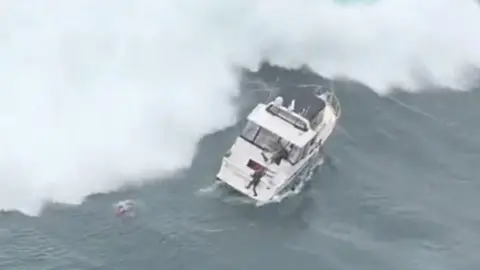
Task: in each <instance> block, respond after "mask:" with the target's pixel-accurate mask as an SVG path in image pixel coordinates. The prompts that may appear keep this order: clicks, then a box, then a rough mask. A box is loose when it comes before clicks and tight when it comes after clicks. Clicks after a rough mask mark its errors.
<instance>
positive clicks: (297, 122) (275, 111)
mask: <svg viewBox="0 0 480 270" xmlns="http://www.w3.org/2000/svg"><path fill="white" fill-rule="evenodd" d="M266 111H267V112H269V113H270V114H272V115H274V116H277V117H279V118H281V119H282V120H284V121H285V122H287V123H289V124H291V125H293V126H294V127H295V128H297V129H300V130H301V131H308V130H309V125H308V123H307V122H306V121H305V120H304V119H302V118H301V117H300V116H296V115H294V114H293V113H292V112H290V111H287V110H285V109H284V108H281V107H279V106H278V105H277V104H270V105H268V106H267V108H266Z"/></svg>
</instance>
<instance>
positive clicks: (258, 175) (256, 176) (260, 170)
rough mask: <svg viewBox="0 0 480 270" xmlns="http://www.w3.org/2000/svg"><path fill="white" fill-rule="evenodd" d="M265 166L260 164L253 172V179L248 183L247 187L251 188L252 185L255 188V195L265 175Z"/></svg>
mask: <svg viewBox="0 0 480 270" xmlns="http://www.w3.org/2000/svg"><path fill="white" fill-rule="evenodd" d="M265 170H266V169H265V167H263V166H259V167H257V169H256V170H255V171H254V172H253V174H252V180H251V181H250V182H249V183H248V185H247V186H246V187H245V188H246V189H249V188H250V187H251V186H253V187H252V190H253V196H255V197H256V196H257V195H258V194H257V190H256V188H257V185H258V183H260V179H262V177H263V176H264V175H265Z"/></svg>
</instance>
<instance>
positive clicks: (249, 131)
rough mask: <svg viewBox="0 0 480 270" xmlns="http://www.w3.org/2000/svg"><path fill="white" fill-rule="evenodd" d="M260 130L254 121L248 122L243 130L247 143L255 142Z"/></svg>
mask: <svg viewBox="0 0 480 270" xmlns="http://www.w3.org/2000/svg"><path fill="white" fill-rule="evenodd" d="M259 129H260V127H259V126H258V125H257V124H255V123H254V122H252V121H248V122H247V125H246V126H245V128H244V129H243V132H242V137H243V138H244V139H245V140H247V141H250V142H253V140H255V136H256V135H257V133H258V131H259Z"/></svg>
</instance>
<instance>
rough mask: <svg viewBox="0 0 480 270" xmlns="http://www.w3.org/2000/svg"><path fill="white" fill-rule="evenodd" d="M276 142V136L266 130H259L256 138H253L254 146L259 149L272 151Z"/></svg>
mask: <svg viewBox="0 0 480 270" xmlns="http://www.w3.org/2000/svg"><path fill="white" fill-rule="evenodd" d="M277 141H278V136H277V135H275V134H274V133H272V132H270V131H269V130H267V129H264V128H261V129H260V132H259V133H258V135H257V137H256V138H255V144H256V145H258V146H259V147H260V148H262V149H265V150H268V151H274V150H275V148H276V145H277V144H278V143H277Z"/></svg>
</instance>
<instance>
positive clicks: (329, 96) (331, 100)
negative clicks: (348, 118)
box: [314, 85, 342, 118]
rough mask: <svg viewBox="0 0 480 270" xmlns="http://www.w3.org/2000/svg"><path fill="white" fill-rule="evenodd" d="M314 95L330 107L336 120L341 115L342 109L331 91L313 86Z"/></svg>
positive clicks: (323, 87)
mask: <svg viewBox="0 0 480 270" xmlns="http://www.w3.org/2000/svg"><path fill="white" fill-rule="evenodd" d="M314 93H315V96H317V97H318V98H322V99H324V100H325V101H326V102H327V103H328V104H329V105H331V106H332V108H333V111H334V113H335V116H336V117H337V118H339V117H340V115H341V114H342V108H341V106H340V101H339V100H338V98H337V96H336V95H335V93H334V91H333V90H332V89H330V88H328V87H325V86H321V85H319V86H315V89H314Z"/></svg>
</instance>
